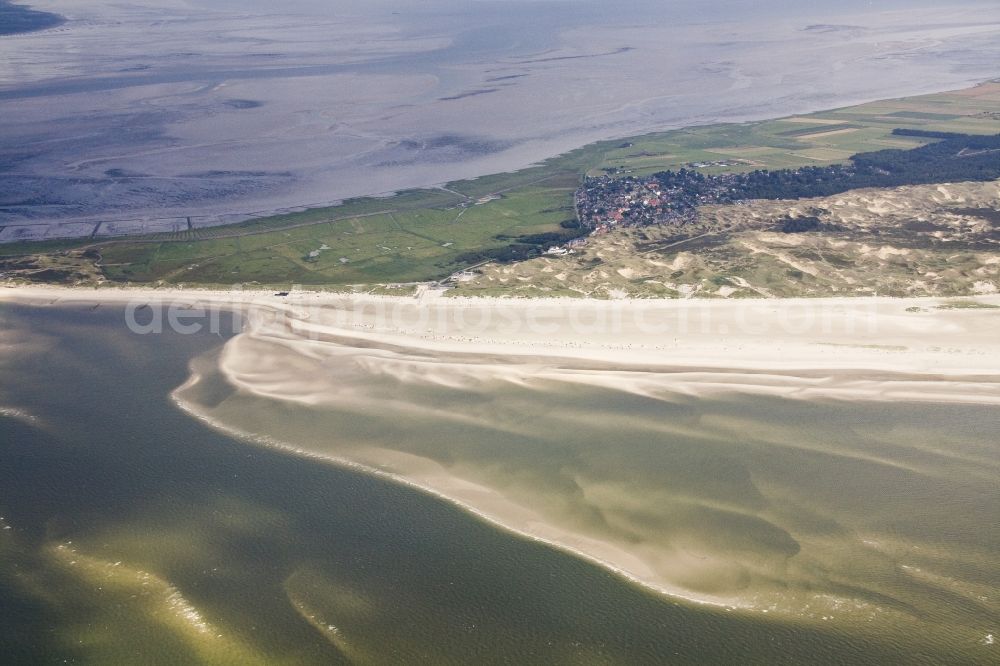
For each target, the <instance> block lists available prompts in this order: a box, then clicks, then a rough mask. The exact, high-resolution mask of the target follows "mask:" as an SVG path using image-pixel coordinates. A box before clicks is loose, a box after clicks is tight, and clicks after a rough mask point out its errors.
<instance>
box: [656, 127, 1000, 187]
mask: <svg viewBox="0 0 1000 666" xmlns="http://www.w3.org/2000/svg"><path fill="white" fill-rule="evenodd" d="M895 133H896V134H898V135H905V136H921V137H926V138H939V139H941V140H940V141H937V142H935V143H931V144H928V145H926V146H922V147H920V148H913V149H910V150H900V149H890V150H879V151H875V152H870V153H860V154H858V155H854V156H853V157H851V163H850V164H845V165H833V166H826V167H820V166H816V167H803V168H800V169H780V170H773V171H765V170H758V171H751V172H749V173H743V174H723V175H706V174H703V173H699V172H697V171H691V170H687V169H681V170H680V171H664V172H661V173H657V174H655V175H654V176H653V177H654V178H655V179H656V180H657V181H658V182H659V183H660V184H661V186H662V187H663V190H664V191H675V192H679V193H682V194H683V195H686V196H685V198H687V199H690V200H691V201H697V200H700V201H701V202H702V203H704V202H705V195H706V194H710V198H711V199H712V200H713V203H732V202H735V201H741V200H746V199H804V198H811V197H825V196H830V195H834V194H840V193H842V192H846V191H848V190H854V189H859V188H864V187H898V186H901V185H926V184H932V183H946V182H961V181H989V180H996V179H998V178H1000V134H998V135H992V136H986V135H965V134H950V133H944V132H942V133H932V132H921V131H920V130H896V132H895Z"/></svg>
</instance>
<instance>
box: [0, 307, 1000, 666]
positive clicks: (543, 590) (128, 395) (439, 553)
mask: <svg viewBox="0 0 1000 666" xmlns="http://www.w3.org/2000/svg"><path fill="white" fill-rule="evenodd" d="M38 295H39V294H35V295H34V305H25V304H14V303H6V304H4V305H3V306H2V310H0V350H2V356H0V363H2V369H3V372H2V373H0V405H3V411H2V413H0V428H2V429H3V432H4V436H3V437H2V438H0V441H2V442H3V447H4V449H3V455H2V457H0V463H2V464H0V473H2V477H3V478H2V482H3V483H2V485H0V487H2V488H3V491H2V493H0V516H2V517H3V518H2V520H3V526H4V528H5V529H3V530H2V531H0V548H2V550H0V587H2V588H3V590H4V594H3V595H0V599H3V601H2V602H0V604H2V608H3V610H4V613H3V616H4V617H6V618H12V619H11V620H10V621H5V622H4V623H3V627H2V628H0V632H2V634H0V635H2V637H3V642H4V643H5V644H6V645H11V646H13V648H12V649H13V650H14V652H13V653H14V654H15V655H18V656H23V657H24V658H26V659H27V658H55V657H61V658H66V657H67V656H72V657H73V658H76V659H78V660H80V661H84V662H87V661H89V662H95V663H96V662H102V661H103V662H107V661H108V660H114V659H121V658H124V657H125V656H132V657H133V658H134V657H135V655H140V656H141V657H142V658H143V660H144V661H145V662H147V663H157V662H161V663H176V660H177V659H178V658H183V659H189V660H193V659H197V660H201V661H204V662H209V663H228V662H231V661H233V660H240V661H242V662H243V663H253V662H255V661H260V662H268V663H274V662H275V661H279V662H280V661H295V662H297V663H311V662H317V663H319V662H324V663H331V662H333V663H337V662H338V661H343V662H345V663H346V662H349V661H363V662H366V663H398V661H400V660H405V661H408V662H410V663H442V662H463V663H467V662H468V661H470V660H475V661H477V662H481V663H498V662H504V661H507V662H509V661H511V660H515V661H518V662H520V663H585V662H595V663H663V662H664V661H671V662H676V663H705V662H706V661H713V662H727V663H734V662H740V663H796V662H801V661H803V660H807V661H809V662H811V663H844V662H851V663H860V662H868V663H870V662H872V661H878V662H884V663H941V662H946V661H956V660H957V661H963V662H965V663H989V662H990V661H991V659H993V658H994V657H995V655H994V652H993V651H994V650H995V648H994V647H993V645H992V643H993V641H992V640H991V637H992V636H995V635H996V634H997V631H996V627H997V624H998V620H1000V615H998V608H997V606H996V603H995V599H996V598H997V589H998V588H1000V579H998V575H997V570H998V567H997V561H996V556H995V553H996V552H997V546H998V540H1000V532H998V530H997V528H996V526H995V521H993V520H991V516H995V515H996V514H997V511H998V509H1000V497H998V494H997V490H996V488H997V483H996V481H997V478H998V475H1000V472H998V470H997V466H996V447H997V440H996V435H995V433H996V432H997V426H998V425H1000V423H998V416H997V408H996V406H995V405H994V404H991V403H990V399H991V396H994V395H995V388H994V385H993V384H991V383H990V381H992V380H991V379H990V375H989V374H988V372H989V368H988V365H989V364H988V363H987V364H986V366H983V365H982V364H980V366H981V367H980V372H979V374H978V375H975V374H969V372H968V371H969V370H970V369H974V368H975V365H976V364H975V363H974V361H975V359H974V358H966V357H967V352H969V351H970V350H972V349H974V348H975V347H976V345H979V344H982V343H977V342H976V340H977V338H976V337H975V335H974V334H961V335H958V334H956V333H955V329H954V327H955V326H956V325H961V323H962V322H965V323H966V324H968V328H970V329H973V328H976V327H977V326H978V325H979V324H983V323H984V321H985V319H986V318H989V317H994V316H995V315H994V314H992V312H991V311H990V310H988V309H983V310H971V309H958V310H940V311H934V312H933V313H932V314H930V315H927V316H925V315H924V314H920V315H910V314H909V313H905V310H904V309H902V308H904V307H905V305H906V303H907V302H906V301H900V306H899V307H900V314H898V315H897V316H896V318H895V319H893V320H892V323H890V324H887V325H886V326H887V328H885V329H884V331H883V332H884V333H886V334H887V335H886V336H885V337H886V338H887V339H888V338H889V337H891V336H889V335H888V333H890V332H895V334H896V337H897V339H896V340H888V342H894V343H895V344H893V345H888V347H886V346H882V347H880V348H877V349H876V348H871V347H870V346H863V345H859V346H858V347H857V348H850V347H844V348H840V349H836V348H832V347H822V353H823V354H826V356H825V358H826V362H825V365H826V366H827V371H826V373H825V376H819V375H815V374H814V375H805V374H802V373H799V375H798V380H797V381H798V382H799V384H798V385H797V386H795V387H793V390H791V392H789V390H788V387H789V382H790V381H791V380H789V379H788V377H789V376H792V375H793V374H794V373H792V372H791V370H790V368H791V367H794V366H795V365H796V362H797V361H800V360H801V359H799V358H798V357H796V353H797V351H801V349H802V348H804V345H803V346H800V347H795V346H790V347H789V348H788V349H786V350H785V351H784V355H785V356H786V360H787V363H786V364H785V366H784V367H783V369H782V366H781V364H773V365H774V366H775V368H776V370H775V372H774V373H772V374H770V375H767V374H760V375H756V376H752V375H750V374H747V373H746V372H744V373H742V375H741V374H740V373H735V372H724V371H722V370H720V368H715V369H713V370H711V371H710V372H708V374H707V376H696V375H697V373H691V372H688V373H679V374H674V375H672V376H670V377H669V378H668V379H669V381H666V382H661V383H658V382H657V376H658V375H664V374H665V371H664V369H663V368H662V367H652V366H653V365H654V363H653V362H654V361H655V360H656V359H655V358H654V357H655V356H656V352H655V351H652V352H648V353H647V356H648V357H649V358H647V359H645V360H644V362H646V363H647V364H649V365H650V366H651V367H648V368H645V369H642V368H639V367H630V368H628V369H627V373H626V374H627V376H625V377H623V376H622V375H623V368H621V367H619V368H613V367H607V366H605V365H601V364H596V363H593V362H591V363H590V364H581V362H580V360H579V358H577V359H576V360H572V359H567V358H566V354H565V353H564V354H563V358H562V360H561V361H558V362H556V361H552V360H551V358H552V356H558V354H555V353H554V350H552V349H551V348H550V349H548V350H546V351H545V354H544V355H545V356H546V357H548V358H549V359H550V360H549V361H545V362H542V361H540V360H539V358H538V357H539V356H540V355H541V354H540V353H539V351H538V349H537V348H535V349H533V350H532V351H531V353H530V354H529V356H532V357H533V358H531V359H529V360H527V362H525V359H520V360H518V361H517V362H512V361H511V359H510V358H509V357H508V358H504V357H503V355H501V354H499V353H498V352H497V351H496V349H494V351H493V352H492V353H485V350H484V348H483V339H485V337H487V335H488V333H480V334H479V335H480V337H479V339H478V341H477V342H476V344H478V345H479V346H478V347H476V344H473V345H472V346H470V347H468V348H466V350H465V351H467V352H470V353H469V354H465V355H464V356H455V354H454V352H453V353H452V354H451V355H448V354H444V353H442V352H441V351H440V350H438V351H437V352H435V353H430V352H429V351H428V349H426V348H425V349H423V350H415V349H413V348H412V347H411V348H410V349H408V350H407V349H405V348H402V347H400V345H399V342H400V338H399V337H398V335H399V334H400V333H401V331H398V330H397V331H396V332H395V335H396V337H393V335H390V334H389V332H388V331H386V330H383V331H381V333H380V334H379V332H373V331H371V330H368V331H367V333H366V334H365V335H366V337H365V338H364V342H363V343H362V342H360V340H359V339H358V338H359V336H360V335H361V334H360V333H359V332H358V331H360V329H361V328H363V326H359V327H358V330H356V331H355V332H354V336H353V337H354V338H355V339H354V340H350V339H349V338H350V337H351V336H347V335H346V331H340V332H339V334H338V335H332V334H330V333H329V332H328V334H327V335H326V336H318V337H317V336H313V337H312V338H311V339H309V340H304V341H300V340H298V339H297V338H296V336H295V335H291V334H290V333H289V330H290V329H280V330H279V329H277V328H267V327H266V326H261V325H260V324H256V325H254V326H256V328H255V327H254V326H250V327H249V328H246V329H243V330H244V332H243V333H240V334H238V335H235V336H234V335H232V332H231V330H229V331H226V327H225V326H223V327H222V331H225V332H224V333H222V337H221V338H220V336H219V335H217V334H216V333H213V332H210V331H205V332H202V333H200V334H193V335H178V334H176V333H163V334H151V335H136V334H135V333H132V332H129V331H128V329H127V328H126V327H125V325H124V320H125V317H124V313H123V311H122V308H121V305H116V304H115V303H114V302H113V300H107V299H103V300H102V299H99V298H93V297H92V299H91V300H90V301H87V300H86V295H80V296H78V297H77V300H74V299H66V300H64V301H63V302H61V303H60V302H59V299H58V298H49V299H48V300H43V299H40V298H38ZM188 298H195V299H197V298H199V297H198V296H197V295H194V296H192V295H190V294H189V295H188ZM202 300H204V297H202ZM149 302H150V303H152V301H149ZM45 303H49V305H45ZM288 307H289V308H290V309H291V310H293V311H294V310H298V309H301V308H300V307H299V306H296V305H294V304H292V305H290V306H288ZM442 307H444V306H442ZM707 307H717V306H707ZM767 307H774V306H767ZM886 307H888V306H886ZM472 315H473V313H469V315H468V317H469V319H468V320H467V323H468V324H470V326H471V324H472V322H473V321H474V318H473V316H472ZM906 317H910V318H909V319H906ZM928 317H930V318H931V319H928ZM936 317H940V319H939V320H937V319H933V318H936ZM295 321H297V322H298V323H299V324H304V323H308V322H309V320H308V319H301V318H296V319H295ZM714 321H716V322H722V323H724V322H726V321H729V320H726V319H725V318H721V319H720V318H719V317H718V316H716V318H715V319H714ZM928 321H938V322H939V323H940V326H942V327H943V328H941V330H945V329H948V330H951V332H952V333H951V335H952V337H953V339H954V344H953V348H952V349H950V350H940V354H942V355H941V356H939V357H933V356H932V355H933V354H936V353H938V352H934V351H932V350H929V349H924V350H923V351H922V352H921V354H922V355H919V354H918V355H911V357H910V358H911V362H912V364H913V365H914V368H915V373H916V374H917V375H920V374H921V372H923V373H924V374H923V376H918V377H913V376H910V377H899V376H898V373H893V372H892V363H893V358H895V357H894V355H897V357H898V355H900V354H901V353H902V352H901V351H900V349H899V347H902V346H905V343H906V341H907V337H906V334H904V333H901V332H900V331H906V330H908V329H909V330H910V331H911V332H910V333H909V334H908V335H910V336H912V337H911V338H909V339H910V341H911V342H910V344H915V343H913V342H912V341H913V340H919V339H923V340H924V341H926V342H927V344H928V345H929V344H932V343H933V341H934V337H935V335H936V334H935V333H934V330H935V329H934V326H932V325H931V324H929V323H928ZM901 322H902V323H901ZM907 322H910V323H907ZM912 322H922V323H920V324H913V323H912ZM313 323H314V324H316V323H318V322H316V321H315V315H314V317H313ZM362 323H363V322H362ZM916 328H922V331H917V330H916ZM474 329H475V327H474V326H471V328H470V329H469V330H474ZM282 331H284V332H282ZM220 332H221V331H220ZM300 332H301V331H300ZM248 333H249V335H248ZM404 333H405V332H404ZM553 335H556V336H557V334H555V333H551V332H550V333H549V337H551V336H553ZM760 335H762V336H763V335H766V333H760ZM969 335H972V337H969ZM456 337H460V336H456ZM471 337H475V336H474V335H473V336H471ZM557 337H558V336H557ZM831 339H832V338H831ZM434 342H436V343H442V344H443V343H447V344H448V345H450V346H451V347H452V348H454V347H455V346H458V345H460V343H461V342H462V341H461V340H457V339H450V340H445V339H444V338H443V337H437V338H434V339H433V340H431V339H430V337H428V339H425V340H424V341H423V343H424V344H425V345H431V346H433V345H432V343H434ZM499 342H502V341H499ZM603 342H605V341H602V340H598V341H597V343H596V344H598V345H600V346H604V345H602V344H601V343H603ZM466 343H468V341H466ZM496 343H498V341H497V340H491V344H496ZM538 344H539V345H540V343H538ZM732 344H733V345H734V346H740V345H741V346H744V347H747V346H749V344H750V343H749V342H748V338H746V337H744V338H742V339H739V338H738V336H737V337H734V338H733V342H732ZM70 350H72V351H70ZM508 351H509V350H508ZM584 351H586V350H584ZM472 352H475V353H472ZM619 353H627V350H624V349H621V350H613V349H612V350H605V358H604V361H609V360H611V359H612V358H613V357H614V356H615V354H619ZM686 353H687V354H690V355H691V356H692V357H693V356H694V353H695V352H693V351H691V348H689V349H688V350H687V351H686ZM746 353H750V352H746ZM777 353H778V355H779V356H780V355H781V350H778V351H777ZM582 355H584V354H583V353H580V354H578V356H582ZM630 356H633V357H634V352H632V353H630ZM251 357H252V358H255V359H256V361H255V362H254V363H253V364H251V365H246V366H240V364H239V360H240V359H244V360H245V359H249V358H251ZM838 357H839V358H840V359H841V363H840V366H841V367H839V371H838V364H837V363H835V362H834V360H832V359H836V358H838ZM739 358H740V357H739V354H735V355H734V356H733V358H731V359H728V360H729V361H730V362H736V361H738V360H739ZM859 358H864V359H881V360H882V361H883V362H884V363H885V364H886V365H885V367H883V369H882V371H881V372H874V371H868V372H865V373H858V372H853V373H852V372H846V373H845V372H843V370H844V369H845V367H849V366H850V362H849V361H851V360H855V361H856V360H857V359H859ZM929 358H937V360H938V361H942V360H944V359H948V358H952V359H954V360H953V362H952V363H951V365H950V366H949V365H947V364H942V363H940V362H938V363H937V367H938V368H939V372H934V371H931V370H930V369H929V368H927V369H925V370H923V371H919V370H918V368H920V367H923V366H922V362H923V361H926V360H928V359H929ZM844 359H847V360H846V361H845V360H844ZM914 359H916V360H914ZM696 360H701V359H694V358H692V361H696ZM474 361H475V362H476V363H480V364H482V365H483V366H484V367H485V369H483V368H477V367H475V366H476V363H474ZM639 365H641V363H640V364H639ZM869 365H873V364H871V363H870V364H869ZM984 373H985V374H984ZM782 376H784V379H782ZM748 378H749V380H748ZM741 381H742V382H744V383H746V384H747V386H750V385H751V384H756V385H757V387H758V388H757V389H753V388H752V387H751V388H749V389H747V390H741V388H740V383H741ZM935 382H938V383H941V382H943V384H942V386H945V387H947V390H945V391H944V392H943V393H945V394H947V393H951V394H952V396H953V397H955V396H959V397H960V395H962V394H960V392H959V391H958V389H959V388H961V387H963V386H964V389H963V390H964V391H965V393H964V395H965V398H964V399H955V400H952V401H951V402H948V401H946V400H941V399H939V398H937V397H935V395H936V393H935V391H936V390H937V389H936V388H935V387H934V386H931V384H934V383H935ZM793 383H794V382H793ZM921 383H922V384H926V385H927V386H921ZM664 384H666V386H665V385H664ZM671 385H672V389H671ZM876 385H877V386H876ZM293 386H295V387H296V389H297V390H296V392H295V393H292V392H290V389H291V387H293ZM768 386H770V387H772V388H774V387H778V388H779V389H780V390H777V391H774V390H760V387H764V388H765V389H767V387H768ZM878 388H880V389H881V390H876V389H878ZM938 388H940V387H938ZM905 396H909V398H907V397H905ZM427 491H432V492H427ZM456 498H459V499H460V500H461V501H459V502H457V503H456V501H455V500H456ZM512 511H513V513H512ZM504 520H509V521H510V524H507V525H505V524H504ZM519 521H523V522H519ZM512 525H513V526H514V527H516V528H517V529H511V526H512ZM532 527H534V528H532ZM623 556H628V557H631V558H632V560H631V561H630V560H628V559H625V558H624V557H623ZM643 567H644V568H643Z"/></svg>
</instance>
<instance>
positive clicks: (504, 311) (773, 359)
mask: <svg viewBox="0 0 1000 666" xmlns="http://www.w3.org/2000/svg"><path fill="white" fill-rule="evenodd" d="M0 300H14V301H23V302H31V303H36V304H47V305H55V304H72V303H95V304H97V303H107V304H129V303H131V304H132V307H133V309H135V308H137V307H141V306H142V305H146V304H158V305H159V306H160V307H159V310H160V311H161V312H160V318H161V319H162V322H161V325H162V326H169V325H170V321H169V320H170V316H169V315H170V312H169V311H170V308H174V309H175V310H176V311H177V313H178V319H179V320H180V321H179V323H180V324H181V325H199V324H200V325H204V326H207V325H209V322H210V318H209V316H208V313H209V311H211V310H213V309H219V308H221V309H232V310H239V311H243V312H245V313H246V314H247V321H248V323H249V325H248V327H247V329H246V330H245V331H244V332H243V335H242V336H240V337H241V339H243V340H244V341H245V342H246V343H247V344H248V345H249V344H252V343H254V342H262V341H269V342H277V341H280V342H281V347H282V350H283V351H285V352H287V353H288V354H289V355H294V354H295V353H296V351H302V352H303V353H306V354H307V355H308V354H315V353H320V352H317V350H321V349H323V344H324V341H328V342H334V343H336V344H337V346H338V348H340V349H345V348H348V349H349V348H352V346H353V347H356V348H359V349H360V348H363V349H366V350H369V353H371V354H372V355H373V357H378V358H383V359H386V367H387V369H386V371H387V372H394V371H400V372H402V371H403V369H402V367H401V366H400V361H399V359H400V358H403V357H406V356H407V355H409V356H411V357H417V356H419V360H418V361H413V359H412V358H409V359H408V360H410V361H413V362H414V363H418V364H419V365H420V368H421V372H425V371H429V372H426V373H425V375H424V379H425V381H428V382H432V381H435V379H434V372H433V370H434V369H435V368H439V369H443V370H444V372H443V373H442V374H447V373H448V372H449V371H457V370H458V366H461V365H464V366H466V367H465V368H464V369H463V370H462V372H464V373H465V374H466V375H477V376H479V377H483V376H487V375H494V376H502V377H506V378H508V379H509V380H511V381H514V380H516V378H517V377H518V376H519V375H524V374H525V373H530V374H531V375H532V376H539V373H541V375H543V376H546V377H551V378H558V379H560V380H562V381H580V382H598V383H600V382H608V383H613V384H616V385H620V386H626V385H627V386H629V387H631V390H635V391H643V390H645V389H646V388H648V387H650V386H652V385H659V384H663V385H666V386H670V387H671V388H673V389H675V390H681V391H685V392H691V393H698V392H706V391H707V392H711V391H715V390H734V391H759V392H764V393H770V394H780V395H783V396H792V397H802V398H814V397H839V398H844V399H865V400H871V399H880V400H892V399H927V400H932V401H961V402H973V403H985V404H995V403H997V402H1000V340H998V339H997V337H996V335H995V334H994V331H995V328H994V327H995V326H996V323H997V322H998V320H1000V296H977V297H975V298H952V299H946V298H923V299H899V298H823V299H786V300H737V301H726V300H697V299H688V300H618V301H602V300H584V299H569V298H558V299H494V298H483V299H480V298H446V297H443V296H441V295H440V294H438V293H436V292H432V293H428V294H425V295H424V296H422V297H417V298H403V297H391V296H372V295H356V294H336V293H327V292H309V291H303V292H295V293H293V294H291V295H289V296H276V295H275V294H274V293H273V292H271V291H249V290H244V291H211V290H182V289H167V290H163V289H142V288H139V289H100V290H76V289H65V288H57V287H17V288H9V289H5V290H3V291H0ZM202 310H204V311H205V314H204V316H203V317H200V314H199V313H200V312H201V311H202ZM180 313H183V314H180ZM134 318H135V319H136V320H137V322H138V323H140V325H141V324H145V323H151V322H152V320H151V319H150V317H147V318H146V319H145V320H143V321H139V320H142V319H143V318H142V317H141V316H140V315H134ZM202 319H203V320H202ZM142 332H147V331H146V330H145V328H143V330H142ZM297 346H300V347H301V348H300V349H297ZM255 351H256V352H261V353H263V352H264V350H260V349H257V350H255ZM272 351H273V350H272ZM246 356H247V361H248V362H254V360H255V359H254V354H252V353H248V354H246ZM227 359H228V360H229V361H230V362H232V363H234V364H235V363H237V362H238V361H239V360H240V354H239V353H237V352H236V351H232V352H230V353H229V354H228V355H227ZM388 359H392V360H393V362H392V363H389V362H388ZM591 371H593V372H591ZM630 374H631V375H632V376H630ZM288 383H289V385H288V386H286V387H284V389H283V390H285V389H287V390H288V394H287V395H286V396H285V397H286V398H291V399H297V400H303V401H308V402H321V401H322V400H323V397H322V396H323V387H322V386H316V385H315V383H314V382H313V381H311V380H310V378H309V377H307V376H295V375H294V374H293V375H292V376H290V377H289V378H288ZM293 385H299V386H300V388H298V389H293V388H292V386H293Z"/></svg>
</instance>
